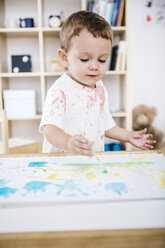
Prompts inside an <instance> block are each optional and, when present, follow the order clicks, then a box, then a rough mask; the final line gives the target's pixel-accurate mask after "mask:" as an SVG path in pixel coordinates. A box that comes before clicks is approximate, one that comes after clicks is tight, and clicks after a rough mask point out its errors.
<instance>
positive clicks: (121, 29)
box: [111, 26, 127, 32]
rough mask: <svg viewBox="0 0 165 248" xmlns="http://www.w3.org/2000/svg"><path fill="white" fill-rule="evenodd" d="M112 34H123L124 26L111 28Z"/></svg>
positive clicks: (125, 28)
mask: <svg viewBox="0 0 165 248" xmlns="http://www.w3.org/2000/svg"><path fill="white" fill-rule="evenodd" d="M111 28H112V31H113V32H124V31H126V30H127V27H126V26H121V27H111Z"/></svg>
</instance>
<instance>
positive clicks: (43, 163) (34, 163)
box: [28, 162, 47, 167]
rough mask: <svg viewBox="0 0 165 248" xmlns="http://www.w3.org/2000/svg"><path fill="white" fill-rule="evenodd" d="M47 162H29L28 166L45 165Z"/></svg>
mask: <svg viewBox="0 0 165 248" xmlns="http://www.w3.org/2000/svg"><path fill="white" fill-rule="evenodd" d="M46 164H47V162H30V163H29V165H28V167H45V165H46Z"/></svg>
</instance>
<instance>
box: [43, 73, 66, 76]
mask: <svg viewBox="0 0 165 248" xmlns="http://www.w3.org/2000/svg"><path fill="white" fill-rule="evenodd" d="M64 73H65V72H44V76H46V77H54V76H61V75H62V74H64Z"/></svg>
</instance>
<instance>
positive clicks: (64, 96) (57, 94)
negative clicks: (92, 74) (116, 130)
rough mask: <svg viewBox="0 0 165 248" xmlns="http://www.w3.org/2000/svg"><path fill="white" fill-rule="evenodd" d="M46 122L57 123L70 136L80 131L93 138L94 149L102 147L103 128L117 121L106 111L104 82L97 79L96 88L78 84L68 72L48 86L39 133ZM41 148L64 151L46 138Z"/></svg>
mask: <svg viewBox="0 0 165 248" xmlns="http://www.w3.org/2000/svg"><path fill="white" fill-rule="evenodd" d="M46 124H52V125H56V126H57V127H59V128H61V129H62V130H63V131H64V132H66V133H68V134H70V135H72V136H73V135H75V134H80V131H81V134H83V135H84V136H85V137H86V138H87V139H88V140H90V141H94V143H95V144H94V147H93V149H94V150H95V151H104V135H105V131H106V130H109V129H111V128H112V127H114V126H115V125H116V124H115V122H114V120H113V119H112V117H111V114H110V112H109V105H108V94H107V91H106V88H105V87H104V85H103V82H102V81H101V80H99V81H98V82H96V87H95V88H90V87H86V86H83V85H81V84H78V83H77V82H75V81H74V80H73V79H71V78H70V77H69V76H68V75H67V74H64V75H62V76H61V77H60V78H58V79H57V80H56V82H55V83H54V84H53V85H52V86H51V87H50V89H49V90H48V93H47V97H46V100H45V103H44V107H43V113H42V120H41V123H40V127H39V131H40V132H41V133H42V132H43V126H44V125H46ZM42 151H43V152H46V153H54V152H64V150H62V149H59V148H57V147H54V146H52V145H51V144H50V143H49V142H48V141H47V140H46V138H44V142H43V148H42Z"/></svg>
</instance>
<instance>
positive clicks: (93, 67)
mask: <svg viewBox="0 0 165 248" xmlns="http://www.w3.org/2000/svg"><path fill="white" fill-rule="evenodd" d="M89 67H90V70H98V63H97V62H96V61H93V62H92V63H91V64H90V66H89Z"/></svg>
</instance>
